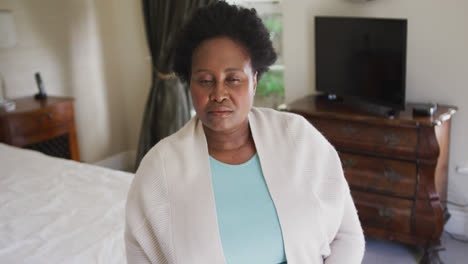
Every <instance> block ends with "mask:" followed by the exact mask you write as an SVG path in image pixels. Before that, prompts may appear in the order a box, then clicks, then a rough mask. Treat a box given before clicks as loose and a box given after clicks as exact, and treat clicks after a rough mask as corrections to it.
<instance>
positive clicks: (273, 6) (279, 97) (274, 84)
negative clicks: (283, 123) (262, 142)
mask: <svg viewBox="0 0 468 264" xmlns="http://www.w3.org/2000/svg"><path fill="white" fill-rule="evenodd" d="M228 2H229V3H231V4H237V5H240V6H244V7H248V8H255V9H256V10H257V13H258V14H259V16H260V18H261V19H262V20H263V23H264V24H265V26H266V27H267V29H268V30H269V31H270V39H271V41H272V42H273V47H274V48H275V51H276V53H277V54H278V59H277V61H276V62H275V64H274V65H272V66H271V67H270V71H268V72H266V73H265V74H264V75H263V77H262V79H261V80H260V82H259V83H258V85H257V92H256V94H255V101H254V105H255V106H260V107H271V108H277V107H278V106H279V105H280V104H282V103H283V102H284V64H283V47H282V46H283V16H282V13H281V1H271V0H230V1H228Z"/></svg>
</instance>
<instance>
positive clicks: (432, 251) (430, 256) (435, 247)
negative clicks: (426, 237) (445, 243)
mask: <svg viewBox="0 0 468 264" xmlns="http://www.w3.org/2000/svg"><path fill="white" fill-rule="evenodd" d="M443 250H445V248H444V247H442V246H441V245H440V241H437V242H429V243H428V245H427V246H426V247H425V248H424V255H423V256H422V258H421V260H419V264H444V262H442V260H441V259H440V257H439V251H443Z"/></svg>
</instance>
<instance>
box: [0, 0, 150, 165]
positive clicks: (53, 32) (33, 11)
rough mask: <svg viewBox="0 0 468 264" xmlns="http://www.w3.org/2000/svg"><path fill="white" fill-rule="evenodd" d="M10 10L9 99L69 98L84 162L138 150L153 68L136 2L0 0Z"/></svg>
mask: <svg viewBox="0 0 468 264" xmlns="http://www.w3.org/2000/svg"><path fill="white" fill-rule="evenodd" d="M0 9H7V10H11V11H12V12H13V16H14V21H15V24H16V31H17V42H18V43H17V45H16V46H15V47H13V48H0V73H1V75H2V76H3V78H4V82H5V87H4V88H5V90H6V96H7V98H17V97H23V96H32V95H33V94H34V93H36V92H37V88H36V84H35V82H34V76H33V74H34V73H35V72H37V71H39V72H41V74H42V78H43V81H44V84H45V87H46V90H47V93H48V94H49V95H57V96H72V97H74V98H75V99H76V100H75V114H76V122H77V130H78V140H79V146H80V152H81V158H82V160H83V161H86V162H94V161H97V160H101V159H103V158H105V157H107V156H109V155H111V154H115V153H118V152H121V151H125V150H129V149H135V148H136V143H137V138H138V134H139V130H140V123H141V119H142V115H143V109H144V103H145V101H146V96H147V93H148V91H149V88H150V76H151V75H150V73H151V67H150V66H151V64H150V62H149V61H148V60H147V57H148V54H149V52H148V50H147V47H146V38H145V35H144V26H143V18H142V14H141V1H125V0H114V1H112V0H99V1H98V0H68V1H61V0H41V1H36V0H0Z"/></svg>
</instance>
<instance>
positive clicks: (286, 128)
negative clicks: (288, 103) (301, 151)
mask: <svg viewBox="0 0 468 264" xmlns="http://www.w3.org/2000/svg"><path fill="white" fill-rule="evenodd" d="M250 119H251V120H252V122H255V125H256V126H258V127H261V128H264V129H268V130H272V129H273V130H275V131H278V132H279V133H281V134H282V135H281V136H283V137H290V138H291V139H292V140H294V141H297V140H299V141H302V139H304V138H307V139H308V141H311V140H312V141H314V142H315V143H317V142H321V143H322V144H325V145H330V144H329V142H328V140H327V139H326V138H325V137H324V136H323V135H322V134H321V133H320V132H319V131H318V130H317V129H316V128H315V127H314V126H313V125H312V124H311V123H310V122H309V121H308V120H307V119H305V118H304V117H303V116H301V115H299V114H295V113H291V112H284V111H277V110H274V109H269V108H256V107H254V108H252V111H251V118H250Z"/></svg>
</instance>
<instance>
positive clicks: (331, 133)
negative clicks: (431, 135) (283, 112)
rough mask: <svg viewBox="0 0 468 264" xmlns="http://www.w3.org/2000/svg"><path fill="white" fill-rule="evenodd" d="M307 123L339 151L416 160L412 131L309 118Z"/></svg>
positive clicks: (415, 146)
mask: <svg viewBox="0 0 468 264" xmlns="http://www.w3.org/2000/svg"><path fill="white" fill-rule="evenodd" d="M308 120H309V122H311V123H312V124H313V125H314V126H315V127H316V128H317V129H318V130H319V131H320V132H322V134H323V135H324V136H325V137H326V138H327V139H328V140H330V142H331V143H332V144H333V145H334V146H335V147H337V148H339V149H344V150H353V151H362V152H366V153H380V154H385V155H389V156H393V155H398V156H400V157H407V158H416V150H417V144H418V131H417V129H415V128H411V127H393V126H385V125H381V126H378V125H375V124H367V123H364V122H356V121H344V120H337V119H324V118H321V119H319V118H311V117H309V118H308Z"/></svg>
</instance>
